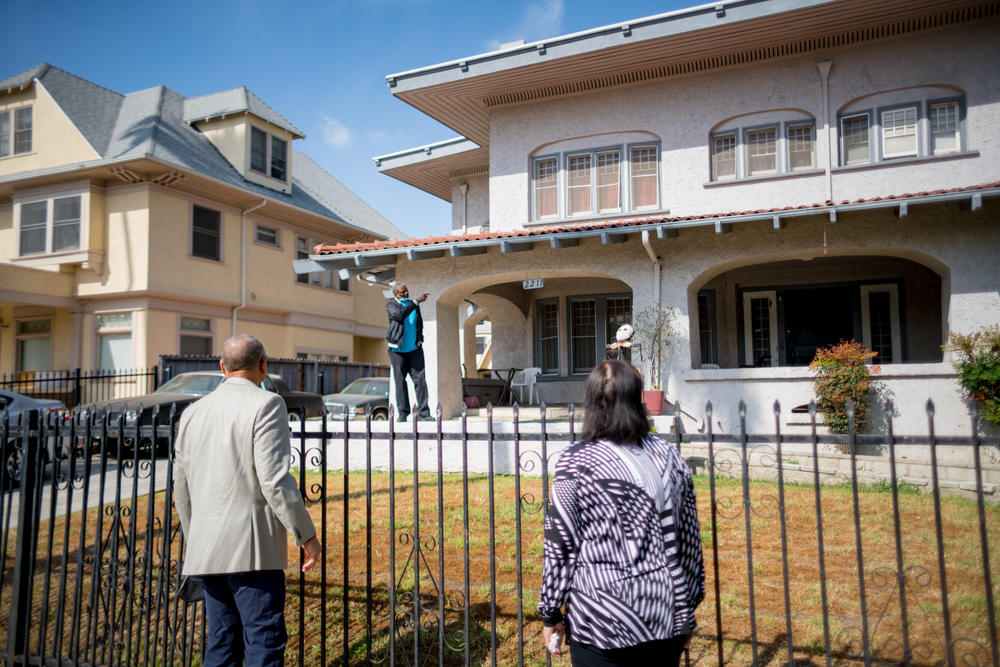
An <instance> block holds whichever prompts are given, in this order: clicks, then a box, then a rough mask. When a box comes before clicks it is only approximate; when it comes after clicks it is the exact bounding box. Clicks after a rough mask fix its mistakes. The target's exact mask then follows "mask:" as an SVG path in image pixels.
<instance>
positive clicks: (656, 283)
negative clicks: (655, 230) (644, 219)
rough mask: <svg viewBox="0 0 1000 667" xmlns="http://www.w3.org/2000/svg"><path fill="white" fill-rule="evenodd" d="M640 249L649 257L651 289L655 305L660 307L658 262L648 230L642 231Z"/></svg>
mask: <svg viewBox="0 0 1000 667" xmlns="http://www.w3.org/2000/svg"><path fill="white" fill-rule="evenodd" d="M642 247H643V248H645V249H646V254H647V255H649V261H651V262H652V263H653V288H654V290H655V292H654V293H655V295H656V297H655V303H656V305H660V260H659V258H658V257H657V256H656V253H655V252H653V245H652V244H651V243H650V242H649V230H648V229H644V230H642Z"/></svg>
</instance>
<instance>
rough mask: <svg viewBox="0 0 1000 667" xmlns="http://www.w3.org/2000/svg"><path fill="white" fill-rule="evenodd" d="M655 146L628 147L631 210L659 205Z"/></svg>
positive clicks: (657, 164) (657, 165) (652, 207)
mask: <svg viewBox="0 0 1000 667" xmlns="http://www.w3.org/2000/svg"><path fill="white" fill-rule="evenodd" d="M657 153H658V151H657V149H656V146H633V147H632V148H631V149H630V156H629V158H630V163H631V164H630V165H629V171H630V180H631V193H630V197H631V203H632V210H633V211H642V210H646V209H655V208H657V207H658V206H659V196H658V194H659V193H658V190H659V188H658V183H659V180H660V179H659V164H660V162H659V160H658V159H657Z"/></svg>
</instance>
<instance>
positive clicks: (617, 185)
mask: <svg viewBox="0 0 1000 667" xmlns="http://www.w3.org/2000/svg"><path fill="white" fill-rule="evenodd" d="M621 210H622V197H621V154H620V153H619V152H618V151H617V150H611V151H599V152H598V153H597V212H598V213H617V212H618V211H621Z"/></svg>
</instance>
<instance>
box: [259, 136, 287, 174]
mask: <svg viewBox="0 0 1000 667" xmlns="http://www.w3.org/2000/svg"><path fill="white" fill-rule="evenodd" d="M250 168H251V169H252V170H254V171H256V172H258V173H261V174H264V175H265V176H270V177H271V178H276V179H278V180H279V181H285V180H288V179H287V173H288V142H287V141H285V140H284V139H279V138H278V137H276V136H274V135H272V134H268V133H267V132H265V131H264V130H262V129H260V128H257V127H251V128H250Z"/></svg>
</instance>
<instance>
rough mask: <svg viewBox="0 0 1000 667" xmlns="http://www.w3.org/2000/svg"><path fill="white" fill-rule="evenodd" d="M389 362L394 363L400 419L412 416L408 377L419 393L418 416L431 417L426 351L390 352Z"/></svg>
mask: <svg viewBox="0 0 1000 667" xmlns="http://www.w3.org/2000/svg"><path fill="white" fill-rule="evenodd" d="M389 361H390V362H391V363H392V374H393V376H394V377H395V379H396V410H398V413H397V414H398V417H399V419H406V418H407V417H409V416H410V392H409V390H408V389H407V388H406V376H407V375H409V376H410V379H412V380H413V388H414V389H415V390H416V392H417V415H418V416H419V417H430V416H431V412H430V410H428V409H427V379H426V378H425V377H424V349H423V348H421V347H418V348H417V349H415V350H413V351H412V352H396V351H395V350H389Z"/></svg>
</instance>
